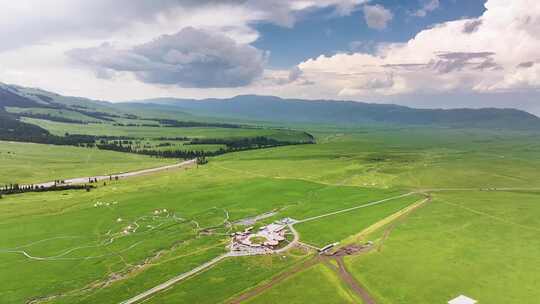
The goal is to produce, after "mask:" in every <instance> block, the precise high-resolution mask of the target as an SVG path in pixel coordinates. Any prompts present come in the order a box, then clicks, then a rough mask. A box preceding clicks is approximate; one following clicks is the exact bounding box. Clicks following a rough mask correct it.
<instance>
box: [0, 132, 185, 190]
mask: <svg viewBox="0 0 540 304" xmlns="http://www.w3.org/2000/svg"><path fill="white" fill-rule="evenodd" d="M0 162H2V174H0V184H10V183H37V182H48V181H51V180H55V179H67V178H73V177H83V176H93V175H101V174H108V173H118V172H126V171H132V170H136V169H144V168H153V167H159V166H163V165H167V164H172V163H175V162H176V160H174V159H157V158H151V157H148V156H142V155H135V154H126V153H118V152H112V151H102V150H98V149H87V148H77V147H68V146H53V145H41V144H31V143H15V142H5V141H0Z"/></svg>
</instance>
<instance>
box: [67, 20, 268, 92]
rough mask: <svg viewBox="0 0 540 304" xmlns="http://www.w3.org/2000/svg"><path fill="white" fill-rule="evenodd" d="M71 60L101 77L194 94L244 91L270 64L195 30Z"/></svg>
mask: <svg viewBox="0 0 540 304" xmlns="http://www.w3.org/2000/svg"><path fill="white" fill-rule="evenodd" d="M67 54H68V56H69V57H70V58H72V59H73V60H75V61H76V62H78V63H81V64H83V65H86V66H88V67H90V68H91V69H94V70H95V71H96V72H97V75H98V76H105V77H107V76H109V75H110V76H112V75H114V72H129V73H133V74H134V75H135V76H136V77H137V79H139V80H140V81H142V82H145V83H155V84H162V85H176V86H179V87H190V88H191V87H195V88H210V87H214V88H215V87H239V86H246V85H248V84H250V83H251V82H252V81H253V80H254V79H256V78H257V77H259V76H260V75H262V72H263V70H264V65H265V63H266V55H265V53H264V52H262V51H260V50H258V49H256V48H255V47H253V46H251V45H247V44H240V43H237V42H236V41H234V40H233V39H231V38H229V37H227V36H225V35H223V34H218V33H213V32H210V31H205V30H198V29H195V28H192V27H186V28H184V29H182V30H181V31H179V32H178V33H176V34H174V35H163V36H160V37H158V38H156V39H154V40H152V41H150V42H147V43H144V44H141V45H136V46H133V47H131V48H129V49H118V48H115V47H114V46H112V45H110V44H102V45H101V46H99V47H92V48H84V49H74V50H71V51H69V52H68V53H67Z"/></svg>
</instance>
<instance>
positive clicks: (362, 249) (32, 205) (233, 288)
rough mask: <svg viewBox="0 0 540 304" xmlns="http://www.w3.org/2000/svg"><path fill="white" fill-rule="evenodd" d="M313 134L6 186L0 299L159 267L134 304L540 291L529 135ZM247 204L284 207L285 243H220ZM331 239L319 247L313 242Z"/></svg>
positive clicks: (55, 296) (95, 289)
mask: <svg viewBox="0 0 540 304" xmlns="http://www.w3.org/2000/svg"><path fill="white" fill-rule="evenodd" d="M313 133H314V134H316V135H317V138H318V139H319V143H318V144H316V145H304V146H287V147H279V148H272V149H264V150H255V151H248V152H241V153H231V154H227V155H223V156H220V157H216V158H212V159H211V160H210V162H209V163H208V164H207V165H205V166H200V167H199V168H196V169H189V170H180V171H167V172H154V173H153V174H151V175H144V176H134V177H132V178H130V180H129V182H127V181H123V180H118V181H112V182H111V183H107V185H106V186H99V187H98V188H97V189H94V190H92V191H90V192H77V191H65V192H62V193H28V194H23V195H13V196H5V197H4V198H2V199H0V256H1V257H2V259H1V260H0V268H1V269H2V272H1V273H0V279H1V280H2V282H4V283H3V284H2V286H0V299H1V300H2V301H1V302H2V303H21V302H28V303H120V302H122V301H126V300H127V299H132V298H133V297H135V296H136V295H139V294H142V293H144V292H146V291H149V290H152V288H155V287H156V286H160V284H163V283H164V282H167V281H168V280H170V279H172V278H178V281H177V282H175V284H171V285H170V286H166V287H167V288H163V289H164V290H161V289H160V290H156V292H152V293H151V294H150V293H149V294H145V296H144V298H146V299H147V300H146V301H145V303H188V302H196V303H240V302H242V303H244V302H245V303H276V302H280V301H286V302H287V303H306V302H309V303H332V302H334V303H412V302H418V303H445V302H446V301H448V300H450V299H451V298H454V297H456V296H458V295H459V294H465V295H467V296H470V297H472V298H474V299H476V300H478V301H479V302H480V303H484V302H486V303H533V302H531V299H536V298H538V297H540V294H538V289H537V288H536V287H537V284H538V276H537V273H538V271H539V270H540V259H539V258H538V257H539V256H540V252H538V250H539V249H538V248H540V246H539V245H540V244H539V243H538V233H539V232H540V220H539V219H538V217H537V216H535V215H536V214H537V213H538V210H537V209H538V208H539V205H538V204H536V201H538V198H539V196H540V179H539V178H538V175H537V172H538V169H540V157H539V156H538V155H540V154H539V153H538V152H540V145H538V144H537V139H538V138H537V137H536V136H535V135H531V134H514V133H512V134H501V133H490V132H486V131H474V130H437V131H428V130H420V129H419V130H415V129H408V130H359V131H357V132H354V131H351V130H349V131H346V132H345V131H343V132H329V131H325V130H314V132H313ZM21 153H22V152H21ZM92 170H97V169H92ZM14 174H15V173H14ZM259 215H268V216H260V217H259V218H260V220H259V221H257V222H256V223H255V224H254V226H255V229H257V228H258V227H260V226H262V225H264V224H268V223H271V222H274V221H276V220H280V219H283V218H292V219H295V220H298V221H299V222H297V223H296V224H294V225H292V226H293V231H294V230H296V231H297V233H298V237H299V240H298V241H299V242H298V245H297V246H291V247H292V248H290V249H289V250H286V251H285V252H281V253H279V254H271V255H260V256H244V257H229V256H227V257H226V255H227V252H228V245H229V243H230V236H229V235H230V233H231V232H233V231H238V230H240V229H244V228H245V227H244V226H241V225H238V224H235V223H238V222H242V220H245V219H248V218H250V219H251V218H257V216H259ZM291 240H292V239H291ZM291 240H290V241H291ZM336 242H339V245H337V246H336V247H335V248H333V249H332V250H330V251H329V252H328V253H327V255H319V254H318V253H316V252H315V250H314V249H313V248H321V247H323V246H325V245H328V244H331V243H336ZM21 252H25V253H27V254H28V255H31V256H33V257H40V258H42V259H39V260H36V259H30V258H28V257H27V256H25V255H24V254H21ZM332 253H335V255H332ZM221 257H223V258H221ZM208 261H217V262H215V263H212V265H205V263H208ZM201 265H203V266H209V267H200V266H201ZM198 267H200V268H201V269H199V268H198ZM202 268H204V269H202ZM194 269H195V270H201V271H193V270H194ZM182 274H187V275H185V276H182ZM136 300H139V299H136ZM135 302H136V301H133V303H135ZM126 303H131V302H126Z"/></svg>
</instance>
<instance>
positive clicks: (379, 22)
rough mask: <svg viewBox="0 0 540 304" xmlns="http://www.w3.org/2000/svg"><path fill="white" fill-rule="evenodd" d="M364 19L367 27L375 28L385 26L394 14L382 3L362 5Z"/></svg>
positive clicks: (383, 27) (381, 28)
mask: <svg viewBox="0 0 540 304" xmlns="http://www.w3.org/2000/svg"><path fill="white" fill-rule="evenodd" d="M363 10H364V19H365V21H366V24H367V26H368V27H370V28H372V29H376V30H383V29H385V28H386V26H387V24H388V22H390V21H391V20H392V18H393V17H394V15H393V14H392V12H391V11H389V10H388V9H386V8H384V7H383V6H382V5H378V4H376V5H364V8H363Z"/></svg>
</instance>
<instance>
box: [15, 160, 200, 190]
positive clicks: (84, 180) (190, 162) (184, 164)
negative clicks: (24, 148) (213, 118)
mask: <svg viewBox="0 0 540 304" xmlns="http://www.w3.org/2000/svg"><path fill="white" fill-rule="evenodd" d="M196 161H197V160H195V159H190V160H187V161H184V162H181V163H177V164H173V165H167V166H162V167H156V168H150V169H144V170H138V171H131V172H125V173H119V174H110V175H98V176H88V177H77V178H70V179H66V180H64V183H63V184H61V185H76V184H86V183H88V181H89V180H90V179H93V180H96V181H102V180H109V179H110V178H111V177H112V178H116V177H118V178H119V179H120V178H128V177H134V176H139V175H145V174H150V173H156V172H160V171H166V170H170V169H178V168H183V167H188V166H192V165H194V164H196ZM55 184H56V183H55V182H54V181H52V182H45V183H38V184H28V185H23V186H30V185H34V186H36V187H43V188H51V187H53V186H54V185H55Z"/></svg>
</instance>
